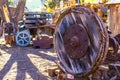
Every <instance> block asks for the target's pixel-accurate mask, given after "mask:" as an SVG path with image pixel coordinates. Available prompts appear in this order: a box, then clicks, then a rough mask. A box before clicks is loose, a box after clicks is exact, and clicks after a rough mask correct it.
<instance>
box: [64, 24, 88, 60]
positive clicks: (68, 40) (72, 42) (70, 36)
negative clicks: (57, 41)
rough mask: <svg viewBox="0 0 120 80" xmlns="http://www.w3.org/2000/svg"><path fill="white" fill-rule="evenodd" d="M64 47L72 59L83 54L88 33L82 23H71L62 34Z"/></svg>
mask: <svg viewBox="0 0 120 80" xmlns="http://www.w3.org/2000/svg"><path fill="white" fill-rule="evenodd" d="M63 40H64V47H65V50H66V52H67V54H68V55H69V56H70V58H72V59H80V58H82V57H84V56H85V54H86V51H87V48H88V35H87V32H86V31H85V29H84V28H83V26H82V25H79V24H77V25H72V26H71V27H69V28H68V29H67V30H66V32H65V33H64V36H63Z"/></svg>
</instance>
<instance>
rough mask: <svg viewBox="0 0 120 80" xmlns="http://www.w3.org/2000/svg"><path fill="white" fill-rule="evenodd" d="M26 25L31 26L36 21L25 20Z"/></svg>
mask: <svg viewBox="0 0 120 80" xmlns="http://www.w3.org/2000/svg"><path fill="white" fill-rule="evenodd" d="M25 23H30V24H32V23H36V20H25Z"/></svg>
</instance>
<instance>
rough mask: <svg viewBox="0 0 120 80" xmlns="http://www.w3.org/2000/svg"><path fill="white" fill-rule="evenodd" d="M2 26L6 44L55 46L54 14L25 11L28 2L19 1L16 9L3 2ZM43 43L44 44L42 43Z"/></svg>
mask: <svg viewBox="0 0 120 80" xmlns="http://www.w3.org/2000/svg"><path fill="white" fill-rule="evenodd" d="M0 3H3V4H1V5H0V7H1V9H0V10H1V13H0V14H1V21H2V22H1V26H3V28H4V33H5V41H6V44H11V45H12V44H14V43H16V44H17V45H18V46H28V45H30V44H31V42H32V44H33V46H34V47H41V48H51V47H52V45H53V42H52V39H53V37H52V36H53V33H54V29H55V24H53V13H47V12H32V11H24V7H25V4H26V0H19V2H18V5H17V7H16V8H13V7H10V5H8V4H7V1H3V0H1V1H0ZM41 42H42V43H41Z"/></svg>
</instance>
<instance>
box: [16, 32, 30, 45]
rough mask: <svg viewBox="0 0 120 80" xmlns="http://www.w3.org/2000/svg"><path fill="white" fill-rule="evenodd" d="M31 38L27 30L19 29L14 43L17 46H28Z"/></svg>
mask: <svg viewBox="0 0 120 80" xmlns="http://www.w3.org/2000/svg"><path fill="white" fill-rule="evenodd" d="M30 41H31V38H30V33H29V31H28V30H24V31H20V32H18V33H17V35H16V43H17V45H18V46H28V45H29V44H30Z"/></svg>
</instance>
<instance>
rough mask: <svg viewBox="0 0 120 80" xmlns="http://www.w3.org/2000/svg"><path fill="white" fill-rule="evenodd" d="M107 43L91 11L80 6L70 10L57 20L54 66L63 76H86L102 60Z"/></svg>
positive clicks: (102, 27) (102, 29)
mask: <svg viewBox="0 0 120 80" xmlns="http://www.w3.org/2000/svg"><path fill="white" fill-rule="evenodd" d="M108 42H109V40H108V34H107V30H106V28H105V26H104V25H103V23H102V21H101V19H100V18H99V17H98V16H97V15H96V14H95V13H94V12H92V11H91V10H90V9H89V8H86V7H83V6H78V7H73V8H69V9H67V10H66V11H64V12H63V13H62V14H61V16H60V17H59V19H58V23H57V28H56V30H55V34H54V48H55V50H56V53H57V56H58V57H57V59H58V63H57V64H58V66H59V67H60V68H61V69H62V70H63V71H64V72H65V73H70V74H73V75H77V76H79V77H82V76H87V75H89V74H91V73H92V72H94V71H95V70H96V69H97V67H98V66H99V65H100V64H101V62H102V61H103V60H104V59H105V57H106V54H107V49H108Z"/></svg>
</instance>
